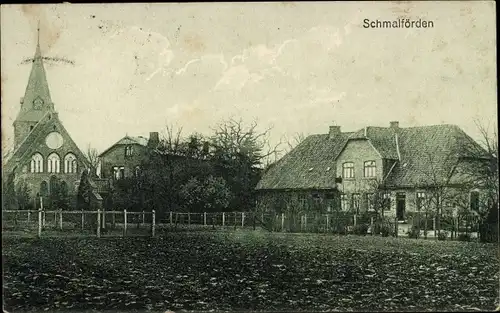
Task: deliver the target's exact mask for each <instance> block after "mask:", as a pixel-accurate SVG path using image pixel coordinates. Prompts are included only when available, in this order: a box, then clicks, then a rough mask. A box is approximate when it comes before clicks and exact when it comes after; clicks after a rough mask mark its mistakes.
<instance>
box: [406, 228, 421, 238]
mask: <svg viewBox="0 0 500 313" xmlns="http://www.w3.org/2000/svg"><path fill="white" fill-rule="evenodd" d="M408 237H409V238H413V239H418V238H420V229H419V228H418V227H412V228H410V229H409V230H408Z"/></svg>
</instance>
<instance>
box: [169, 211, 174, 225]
mask: <svg viewBox="0 0 500 313" xmlns="http://www.w3.org/2000/svg"><path fill="white" fill-rule="evenodd" d="M169 217H170V226H172V224H173V223H172V211H171V212H170V214H169Z"/></svg>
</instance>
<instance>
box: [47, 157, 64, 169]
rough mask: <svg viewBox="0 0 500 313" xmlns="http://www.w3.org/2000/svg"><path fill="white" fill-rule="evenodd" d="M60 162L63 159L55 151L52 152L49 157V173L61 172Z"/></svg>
mask: <svg viewBox="0 0 500 313" xmlns="http://www.w3.org/2000/svg"><path fill="white" fill-rule="evenodd" d="M60 163H61V160H60V158H59V156H58V155H57V154H55V153H52V154H51V155H49V157H48V158H47V171H48V172H49V173H59V172H60Z"/></svg>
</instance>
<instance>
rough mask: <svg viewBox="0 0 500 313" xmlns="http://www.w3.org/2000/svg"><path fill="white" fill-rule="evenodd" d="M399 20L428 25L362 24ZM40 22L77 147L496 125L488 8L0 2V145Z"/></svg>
mask: <svg viewBox="0 0 500 313" xmlns="http://www.w3.org/2000/svg"><path fill="white" fill-rule="evenodd" d="M400 18H405V19H406V18H409V19H411V20H418V19H422V20H426V21H432V22H433V23H434V27H432V28H420V29H417V28H407V29H381V28H364V27H363V20H364V19H370V20H376V19H381V20H396V19H400ZM38 21H40V28H41V31H40V45H41V50H42V54H43V55H44V56H45V57H57V58H60V59H61V60H68V61H71V62H64V61H58V62H54V61H52V62H49V61H47V62H45V69H46V72H47V79H48V82H49V87H50V90H51V96H52V100H53V102H54V104H55V108H56V110H57V111H58V112H59V117H60V118H61V120H62V122H63V125H64V126H65V127H66V129H67V130H68V132H69V133H70V135H71V136H72V138H73V140H74V141H75V142H76V143H77V145H78V146H79V147H80V148H81V149H82V150H86V148H87V147H88V146H89V145H90V146H92V147H94V148H96V149H97V150H98V151H99V152H102V151H104V150H105V149H106V148H108V147H109V146H110V145H112V144H113V143H115V142H116V141H118V140H119V139H120V138H122V137H123V136H125V135H127V134H128V135H131V136H139V135H142V136H148V135H149V132H152V131H159V132H160V133H164V131H165V128H166V127H167V126H173V127H174V128H179V127H182V129H183V134H184V135H188V134H190V133H193V132H198V133H201V134H205V135H209V134H211V132H212V130H211V129H212V128H213V127H214V126H215V125H217V123H219V122H221V121H223V120H226V119H229V118H234V119H242V121H243V122H244V123H245V124H247V125H248V124H250V123H252V122H253V121H256V122H257V123H258V125H259V128H260V129H262V130H264V129H267V128H268V127H272V130H271V137H270V140H271V142H272V143H277V142H279V141H280V140H285V141H286V140H287V138H292V137H293V136H294V135H295V134H297V133H301V134H305V135H309V134H317V133H327V132H328V126H330V125H340V126H341V128H342V131H355V130H357V129H360V128H363V127H365V126H389V122H390V121H399V124H400V127H412V126H420V125H434V124H441V123H446V124H455V125H458V126H460V127H461V128H462V129H463V130H464V131H465V132H467V133H468V134H469V135H471V136H472V137H473V138H475V139H478V140H479V139H480V135H479V132H478V130H477V127H476V125H475V122H474V121H475V120H479V121H480V122H481V123H482V124H484V125H490V127H493V124H492V123H496V120H497V103H496V102H497V98H496V85H497V84H496V76H497V75H496V63H495V62H496V55H495V54H496V45H495V25H496V24H495V3H494V2H479V1H474V2H467V1H456V2H379V3H371V2H335V3H334V2H332V3H326V2H312V3H305V2H304V3H301V2H288V3H280V2H274V3H227V2H226V3H184V4H175V3H169V4H83V5H82V4H57V5H48V4H46V5H45V4H43V5H8V6H4V5H2V7H1V90H2V92H1V100H2V140H3V147H7V148H8V147H10V146H11V144H12V139H13V127H12V123H13V121H14V119H15V117H16V115H17V113H18V111H19V109H20V103H19V100H20V98H21V97H22V96H23V95H24V91H25V88H26V84H27V81H28V77H29V72H30V69H31V64H22V61H23V60H24V59H26V58H30V57H32V56H33V54H34V52H35V46H36V38H37V31H36V29H37V23H38ZM495 125H496V124H495ZM495 127H496V126H495Z"/></svg>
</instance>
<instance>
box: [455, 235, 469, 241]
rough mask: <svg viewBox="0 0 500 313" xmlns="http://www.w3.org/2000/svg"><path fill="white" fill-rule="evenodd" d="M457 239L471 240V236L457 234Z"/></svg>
mask: <svg viewBox="0 0 500 313" xmlns="http://www.w3.org/2000/svg"><path fill="white" fill-rule="evenodd" d="M457 239H458V241H470V240H471V236H470V234H460V235H458V238H457Z"/></svg>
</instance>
